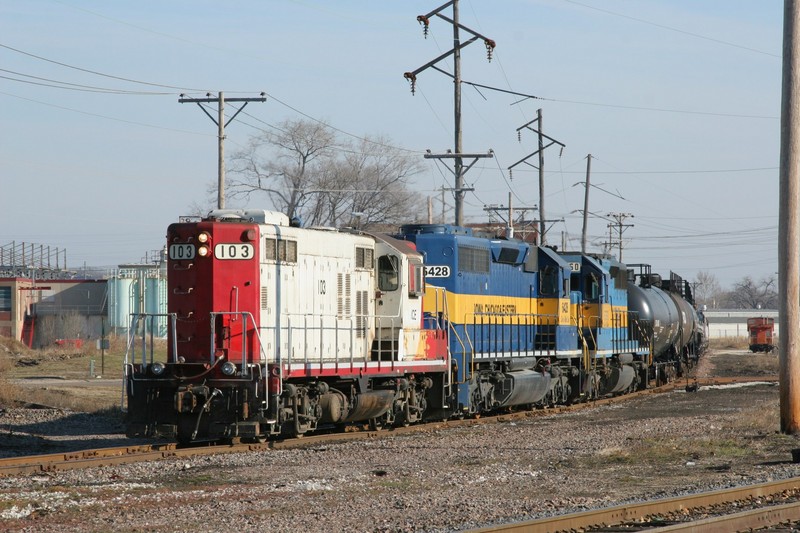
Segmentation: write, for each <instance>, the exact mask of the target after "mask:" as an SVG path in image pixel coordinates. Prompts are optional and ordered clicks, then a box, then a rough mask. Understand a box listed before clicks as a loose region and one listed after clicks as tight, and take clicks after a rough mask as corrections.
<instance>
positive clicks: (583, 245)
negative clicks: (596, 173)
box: [581, 154, 592, 254]
mask: <svg viewBox="0 0 800 533" xmlns="http://www.w3.org/2000/svg"><path fill="white" fill-rule="evenodd" d="M591 173H592V154H589V155H587V156H586V183H585V185H586V194H585V195H584V197H583V231H582V232H581V253H582V254H585V253H586V231H587V230H586V228H587V227H588V226H589V176H590V175H591Z"/></svg>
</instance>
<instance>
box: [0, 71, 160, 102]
mask: <svg viewBox="0 0 800 533" xmlns="http://www.w3.org/2000/svg"><path fill="white" fill-rule="evenodd" d="M0 72H7V73H9V74H15V75H17V76H24V77H26V78H31V79H34V80H40V81H47V82H50V83H40V82H35V81H30V80H21V79H18V78H12V77H10V76H0V78H2V79H5V80H11V81H16V82H20V83H27V84H30V85H39V86H41V87H53V88H56V89H65V90H69V91H81V92H88V93H105V94H124V95H137V96H150V95H158V96H163V95H167V94H172V93H166V92H154V91H129V90H126V89H110V88H107V87H96V86H93V85H82V84H79V83H70V82H66V81H60V80H53V79H49V78H41V77H39V76H33V75H31V74H24V73H22V72H15V71H13V70H6V69H4V68H0ZM56 84H57V85H56Z"/></svg>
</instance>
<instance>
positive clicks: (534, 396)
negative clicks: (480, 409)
mask: <svg viewBox="0 0 800 533" xmlns="http://www.w3.org/2000/svg"><path fill="white" fill-rule="evenodd" d="M503 377H504V378H505V390H508V391H510V392H509V394H508V395H506V396H505V398H499V397H497V395H496V396H495V399H496V400H498V401H499V402H500V406H510V405H523V404H529V403H537V402H540V401H541V400H542V399H543V398H544V397H545V395H546V394H547V393H548V392H549V391H550V374H546V373H539V372H536V371H534V370H516V371H514V372H508V373H506V374H504V375H503Z"/></svg>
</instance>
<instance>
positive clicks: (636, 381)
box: [400, 224, 688, 415]
mask: <svg viewBox="0 0 800 533" xmlns="http://www.w3.org/2000/svg"><path fill="white" fill-rule="evenodd" d="M400 237H401V238H403V239H406V240H409V241H412V242H413V243H414V244H415V246H416V249H417V251H419V252H420V253H422V255H423V261H424V264H425V274H426V291H425V297H424V304H423V309H424V312H425V317H426V324H428V327H436V328H443V329H446V330H447V333H448V339H449V341H448V342H449V351H450V360H451V367H452V378H451V380H450V383H451V387H452V390H451V395H450V398H451V401H452V403H453V405H452V406H451V408H453V409H454V410H455V411H456V412H457V413H458V414H462V415H475V414H480V413H484V412H490V411H494V410H497V409H498V408H504V407H511V406H525V405H548V404H558V403H571V402H575V401H583V400H590V399H594V398H598V397H601V396H605V395H608V394H620V393H625V392H629V391H632V390H636V389H640V388H644V387H646V386H647V382H648V380H649V378H650V377H651V376H653V375H654V373H655V365H656V364H660V365H673V364H678V363H673V362H671V361H669V360H662V361H660V362H658V363H656V362H655V361H654V360H653V341H654V332H653V320H652V317H651V316H644V317H642V316H641V314H642V313H641V312H640V310H639V309H636V308H634V309H631V308H630V307H629V301H628V295H629V291H635V294H636V295H637V296H641V294H642V290H641V289H638V288H636V287H635V281H636V278H635V276H634V275H633V272H632V271H630V270H629V269H628V268H627V266H626V265H625V264H623V263H621V262H619V261H616V260H615V259H613V258H610V257H606V256H596V255H587V254H580V253H569V252H567V253H563V252H562V253H558V252H557V251H555V250H554V249H552V248H549V247H542V246H537V245H534V244H529V243H526V242H523V241H518V240H509V239H505V238H495V237H490V236H488V237H487V236H480V235H479V234H477V233H476V232H474V231H473V230H472V229H470V228H464V227H458V226H452V225H447V224H413V225H405V226H403V227H402V229H401V235H400ZM636 301H637V302H638V303H640V301H641V299H640V298H639V299H637V300H636ZM687 305H688V304H687Z"/></svg>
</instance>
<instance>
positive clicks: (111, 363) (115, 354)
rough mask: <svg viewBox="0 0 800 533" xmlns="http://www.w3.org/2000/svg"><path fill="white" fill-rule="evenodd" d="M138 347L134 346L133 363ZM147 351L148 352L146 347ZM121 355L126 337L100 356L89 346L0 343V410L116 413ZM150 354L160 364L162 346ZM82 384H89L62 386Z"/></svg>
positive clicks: (92, 344)
mask: <svg viewBox="0 0 800 533" xmlns="http://www.w3.org/2000/svg"><path fill="white" fill-rule="evenodd" d="M139 342H140V343H141V341H139ZM140 343H139V344H137V345H136V353H137V359H138V358H139V357H140V356H141V351H142V350H141V344H140ZM147 348H148V350H150V345H148V347H147ZM126 349H127V341H126V339H125V337H118V338H113V339H111V341H110V347H109V349H108V350H105V351H101V350H98V349H97V346H96V343H95V342H93V341H89V342H86V343H84V345H83V346H82V347H81V349H75V348H72V347H56V346H53V347H48V348H45V349H41V350H31V349H29V348H28V347H27V346H25V345H24V344H22V343H20V342H18V341H15V340H14V339H10V338H7V337H0V406H4V405H21V404H26V403H27V404H39V405H47V406H52V407H57V408H62V409H70V410H74V411H83V412H98V411H104V410H109V409H119V407H120V403H121V399H122V387H121V385H120V382H119V380H120V379H121V378H122V376H123V363H124V360H125V352H126ZM153 349H154V351H155V353H156V359H159V360H164V359H165V356H166V341H164V340H160V339H157V340H155V341H154V343H153ZM44 378H51V379H46V380H45V379H44ZM101 378H102V379H101ZM87 379H91V380H92V381H93V383H81V384H79V385H74V384H70V383H67V380H87ZM56 380H63V381H64V383H63V384H62V383H60V382H59V381H56ZM45 381H46V384H45Z"/></svg>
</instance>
